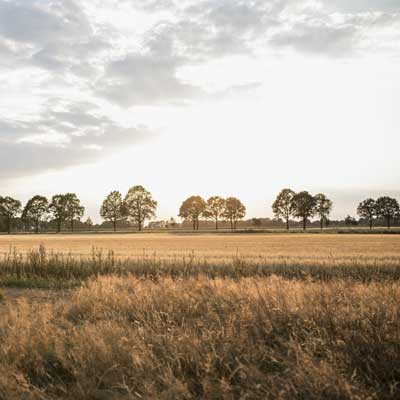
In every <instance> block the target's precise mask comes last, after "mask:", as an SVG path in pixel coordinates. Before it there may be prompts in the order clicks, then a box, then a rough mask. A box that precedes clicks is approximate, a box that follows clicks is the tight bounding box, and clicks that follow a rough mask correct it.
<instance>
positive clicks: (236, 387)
mask: <svg viewBox="0 0 400 400" xmlns="http://www.w3.org/2000/svg"><path fill="white" fill-rule="evenodd" d="M399 304H400V284H399V283H385V284H380V283H373V284H360V283H356V282H351V281H339V280H338V281H331V282H329V283H322V282H319V283H315V282H307V281H286V280H283V279H281V278H277V277H271V278H263V279H253V278H243V279H240V280H231V279H216V280H209V279H207V278H197V279H194V278H190V279H182V280H171V279H170V278H164V279H160V280H159V281H158V282H153V281H151V280H143V279H138V278H135V277H126V278H118V277H103V278H98V279H96V280H94V281H91V282H89V283H87V284H86V285H84V286H83V287H82V288H80V289H79V290H77V291H76V292H74V293H73V294H72V296H71V298H69V299H67V300H60V301H59V302H57V303H55V304H50V303H49V304H42V303H40V304H28V303H26V302H25V301H20V302H18V303H17V304H15V303H14V304H11V305H6V306H4V307H3V310H2V314H1V317H0V337H1V345H0V399H7V400H12V399H22V398H23V399H55V398H57V399H76V400H78V399H139V398H142V399H389V398H398V394H399V386H398V385H399V382H400V357H399V354H400V312H399Z"/></svg>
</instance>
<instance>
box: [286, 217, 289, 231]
mask: <svg viewBox="0 0 400 400" xmlns="http://www.w3.org/2000/svg"><path fill="white" fill-rule="evenodd" d="M286 230H289V217H286Z"/></svg>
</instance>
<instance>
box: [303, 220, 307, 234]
mask: <svg viewBox="0 0 400 400" xmlns="http://www.w3.org/2000/svg"><path fill="white" fill-rule="evenodd" d="M306 225H307V218H303V231H305V230H306Z"/></svg>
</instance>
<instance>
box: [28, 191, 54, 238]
mask: <svg viewBox="0 0 400 400" xmlns="http://www.w3.org/2000/svg"><path fill="white" fill-rule="evenodd" d="M48 216H49V202H48V200H47V199H46V197H44V196H39V195H38V196H34V197H32V198H31V199H30V200H29V201H28V202H27V203H26V205H25V208H24V211H23V212H22V220H23V221H24V222H25V223H33V225H34V227H35V232H36V233H38V232H39V229H40V223H41V222H44V221H46V220H47V219H48Z"/></svg>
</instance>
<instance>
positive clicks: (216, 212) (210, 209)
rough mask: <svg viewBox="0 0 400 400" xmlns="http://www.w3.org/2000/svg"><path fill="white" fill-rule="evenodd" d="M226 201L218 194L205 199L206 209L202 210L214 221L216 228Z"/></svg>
mask: <svg viewBox="0 0 400 400" xmlns="http://www.w3.org/2000/svg"><path fill="white" fill-rule="evenodd" d="M225 206H226V201H225V199H223V198H222V197H220V196H212V197H210V198H209V199H208V200H207V204H206V209H205V211H204V212H203V214H204V216H205V217H207V218H212V219H213V220H214V221H215V229H216V230H218V221H219V220H220V218H222V216H223V214H224V211H225Z"/></svg>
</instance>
